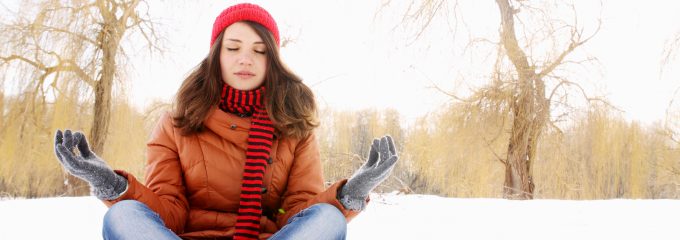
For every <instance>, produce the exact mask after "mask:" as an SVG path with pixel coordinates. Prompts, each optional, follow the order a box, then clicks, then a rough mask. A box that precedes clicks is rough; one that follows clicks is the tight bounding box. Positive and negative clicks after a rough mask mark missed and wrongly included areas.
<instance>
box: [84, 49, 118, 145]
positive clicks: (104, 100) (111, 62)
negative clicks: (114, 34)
mask: <svg viewBox="0 0 680 240" xmlns="http://www.w3.org/2000/svg"><path fill="white" fill-rule="evenodd" d="M108 38H109V37H105V39H108ZM103 45H104V46H103V55H104V59H103V62H102V63H103V64H102V74H101V78H100V79H99V81H97V85H96V87H95V93H94V96H95V100H94V119H93V122H92V130H91V133H90V138H91V139H92V144H91V147H92V151H94V152H95V153H96V154H98V155H100V156H101V155H102V154H104V143H105V142H106V137H107V135H108V130H109V119H110V115H111V89H112V88H113V75H114V74H115V68H116V59H115V53H116V49H117V48H118V46H117V43H116V42H112V41H111V40H110V39H109V40H104V43H103Z"/></svg>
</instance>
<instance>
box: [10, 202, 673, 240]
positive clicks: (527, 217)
mask: <svg viewBox="0 0 680 240" xmlns="http://www.w3.org/2000/svg"><path fill="white" fill-rule="evenodd" d="M371 199H372V200H371V204H370V205H369V206H368V208H367V209H366V210H365V211H364V212H363V213H362V214H360V215H359V216H358V217H356V218H355V219H354V220H353V221H352V222H351V223H350V224H349V226H348V239H522V240H526V239H569V240H574V239H577V240H582V239H616V240H620V239H680V200H598V201H564V200H532V201H509V200H502V199H456V198H442V197H437V196H428V195H391V194H387V195H372V196H371ZM105 212H106V207H105V206H104V205H103V204H102V203H101V202H99V201H98V200H97V199H96V198H94V197H75V198H71V197H68V198H66V197H64V198H46V199H32V200H16V199H15V200H7V199H5V200H0V239H3V240H5V239H101V224H102V217H103V216H104V213H105Z"/></svg>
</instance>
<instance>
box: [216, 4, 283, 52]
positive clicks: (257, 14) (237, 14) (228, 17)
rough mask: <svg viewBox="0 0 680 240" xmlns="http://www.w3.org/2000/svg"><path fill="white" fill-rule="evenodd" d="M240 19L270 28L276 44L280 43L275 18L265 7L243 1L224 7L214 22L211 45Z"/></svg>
mask: <svg viewBox="0 0 680 240" xmlns="http://www.w3.org/2000/svg"><path fill="white" fill-rule="evenodd" d="M239 21H253V22H256V23H259V24H260V25H262V26H264V27H265V28H267V30H269V31H270V32H271V33H272V35H274V40H276V45H280V43H279V28H278V27H277V26H276V22H275V21H274V18H272V16H271V15H269V13H268V12H267V10H264V8H262V7H260V6H258V5H255V4H251V3H241V4H236V5H234V6H231V7H229V8H227V9H224V11H222V13H220V15H219V16H217V18H215V23H213V30H212V37H211V38H210V47H212V45H213V43H215V39H216V38H217V36H219V35H220V33H221V32H222V31H224V29H225V28H227V27H229V25H231V24H233V23H235V22H239Z"/></svg>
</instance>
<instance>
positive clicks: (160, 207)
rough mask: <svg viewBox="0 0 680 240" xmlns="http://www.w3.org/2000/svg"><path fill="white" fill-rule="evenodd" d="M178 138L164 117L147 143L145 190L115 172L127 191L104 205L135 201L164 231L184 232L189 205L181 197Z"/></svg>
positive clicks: (169, 122) (166, 115)
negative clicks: (152, 214) (150, 212)
mask: <svg viewBox="0 0 680 240" xmlns="http://www.w3.org/2000/svg"><path fill="white" fill-rule="evenodd" d="M176 134H179V132H177V131H176V130H175V128H174V127H173V124H172V118H171V116H170V114H169V113H165V114H164V115H163V116H162V117H161V119H160V121H159V123H158V124H157V125H156V127H155V129H154V130H153V132H152V134H151V137H150V140H149V141H148V143H147V166H146V186H145V185H142V184H141V183H140V182H139V181H138V180H136V179H135V177H134V176H133V175H132V174H128V173H126V172H125V171H121V170H116V173H118V174H120V175H122V176H124V177H126V178H127V180H128V189H127V192H125V193H124V194H123V195H122V196H121V197H119V198H117V199H115V200H111V201H104V204H106V205H107V206H108V207H111V206H112V205H113V204H115V203H116V202H119V201H122V200H129V199H131V200H137V201H140V202H142V203H144V204H146V205H147V206H148V207H149V208H151V209H152V210H154V211H155V212H157V213H158V214H159V215H160V217H161V219H163V222H164V223H165V225H166V227H168V228H169V229H171V230H172V231H174V232H175V233H176V234H180V233H183V232H184V227H185V223H186V220H187V217H188V211H189V205H188V202H187V198H186V196H185V187H184V182H183V178H182V168H181V165H180V161H179V155H178V153H177V144H176V142H175V136H176Z"/></svg>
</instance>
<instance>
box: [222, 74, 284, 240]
mask: <svg viewBox="0 0 680 240" xmlns="http://www.w3.org/2000/svg"><path fill="white" fill-rule="evenodd" d="M264 93H265V87H264V86H262V87H260V88H258V89H254V90H249V91H242V90H237V89H234V88H232V87H230V86H229V85H227V84H224V88H223V89H222V98H221V100H220V104H219V107H220V109H222V110H223V111H225V112H230V113H234V114H237V115H239V116H241V117H245V116H252V118H251V123H250V131H248V148H247V150H246V163H245V167H244V169H243V180H242V181H241V200H240V202H239V207H238V216H237V217H236V232H235V233H234V239H259V234H260V217H261V216H262V193H263V189H264V184H263V178H264V171H265V168H266V166H267V162H268V159H269V157H270V156H269V154H270V152H271V147H272V141H273V139H274V124H273V123H272V121H271V120H270V119H269V115H267V110H266V109H265V106H264Z"/></svg>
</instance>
